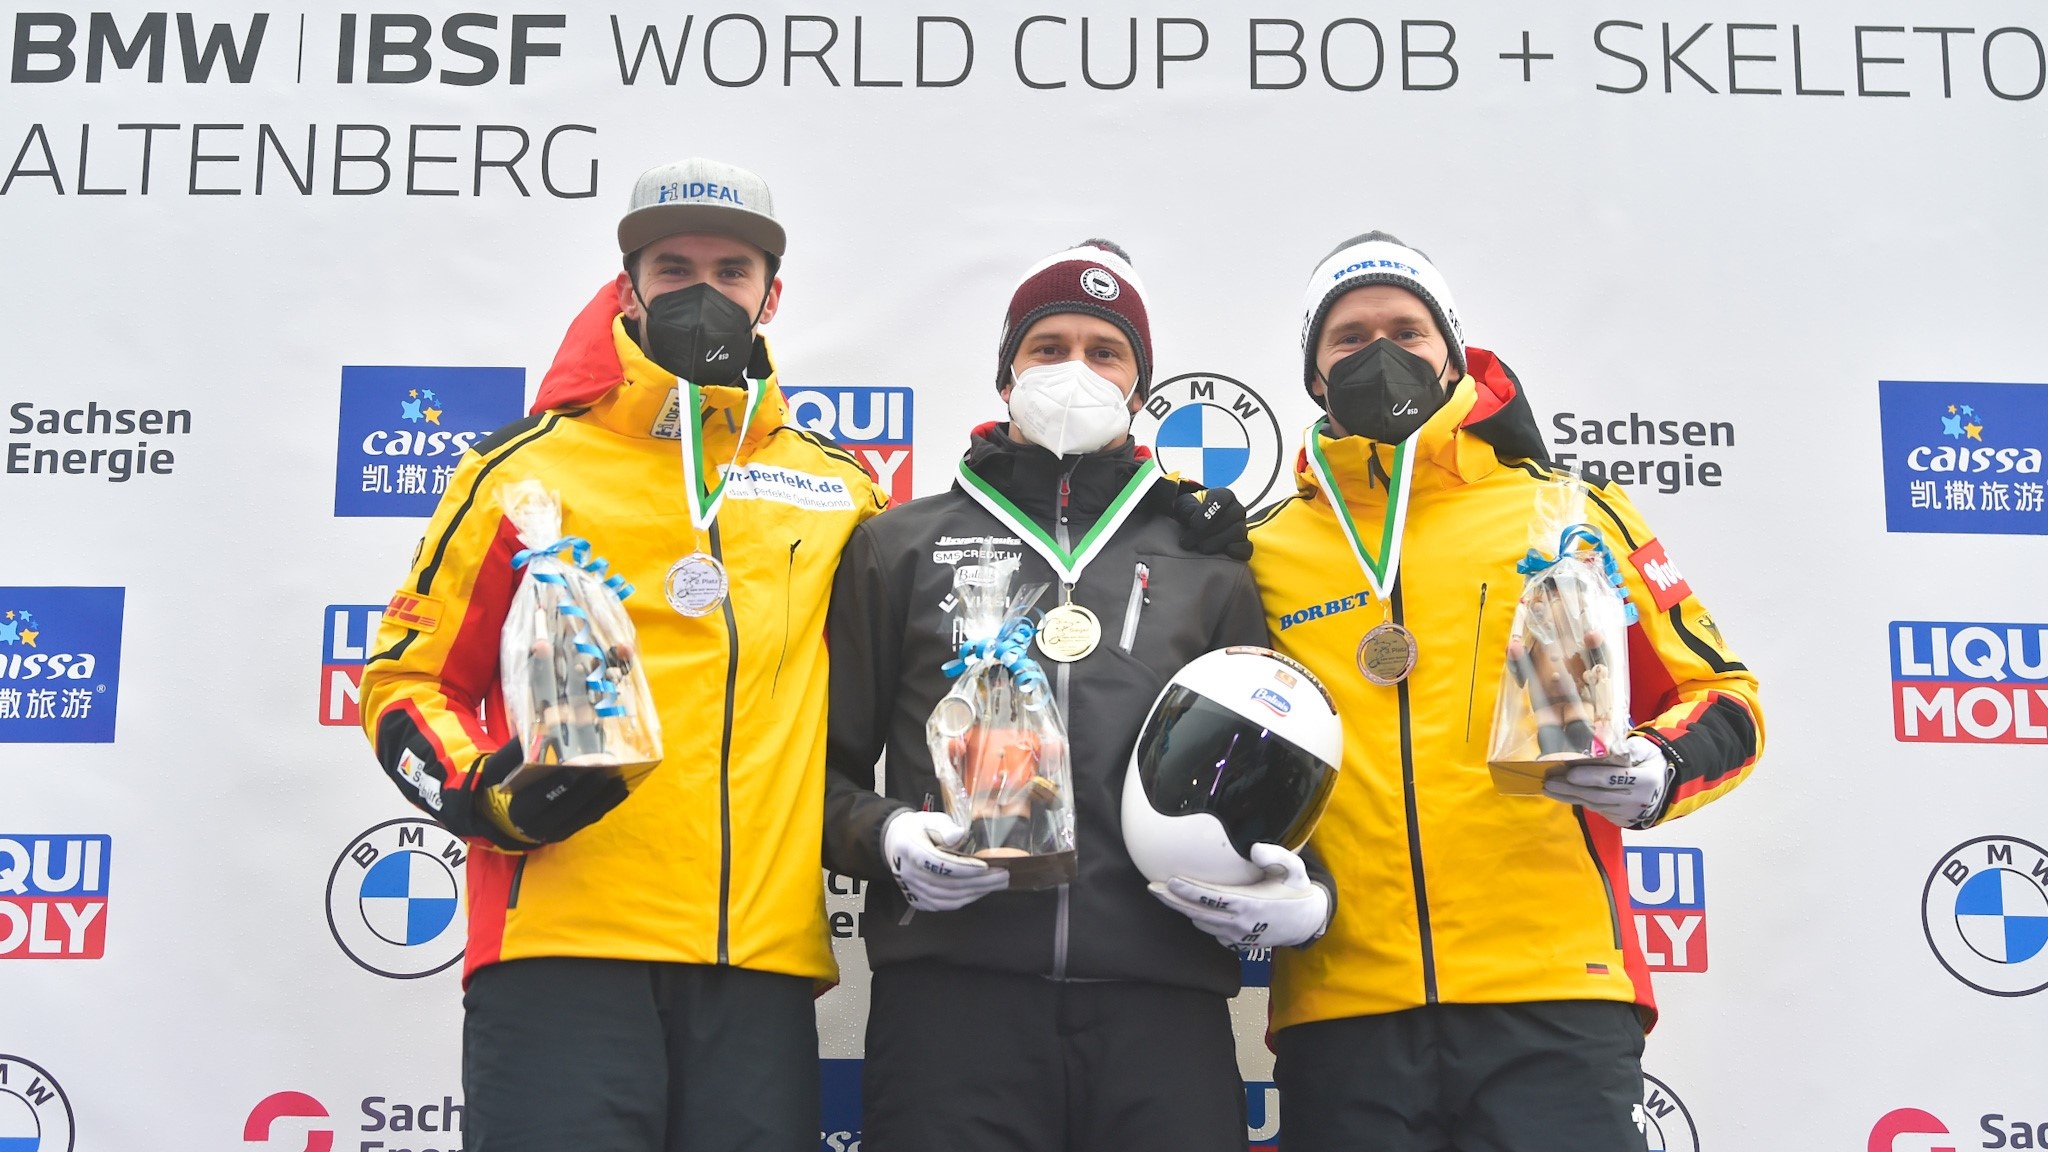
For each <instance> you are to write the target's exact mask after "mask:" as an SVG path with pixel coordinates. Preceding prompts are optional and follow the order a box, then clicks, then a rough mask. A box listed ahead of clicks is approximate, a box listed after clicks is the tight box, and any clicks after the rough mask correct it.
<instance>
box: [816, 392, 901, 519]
mask: <svg viewBox="0 0 2048 1152" xmlns="http://www.w3.org/2000/svg"><path fill="white" fill-rule="evenodd" d="M785 400H786V401H787V403H788V404H789V419H790V422H791V423H793V424H795V425H796V426H797V427H799V428H807V429H809V430H811V431H812V432H815V433H817V434H818V435H820V436H823V437H825V438H826V439H828V440H831V441H833V442H834V443H836V444H838V445H839V446H840V447H841V448H844V449H846V450H847V451H848V452H851V453H852V454H853V456H854V458H855V459H856V460H859V461H860V462H861V464H862V466H863V467H865V468H866V469H867V470H868V471H869V472H872V473H874V476H875V481H876V482H877V483H879V484H880V485H881V486H882V487H883V488H884V489H886V490H887V491H888V493H889V502H890V503H892V504H901V503H903V502H904V501H906V500H908V499H910V496H911V474H912V457H913V456H914V455H915V446H914V445H913V444H912V443H911V441H912V436H911V429H912V426H913V425H912V421H913V417H914V416H915V415H916V403H915V402H916V397H915V396H914V395H913V394H912V393H911V390H910V389H908V388H803V389H799V390H797V391H794V392H791V393H789V394H788V395H787V396H786V397H785Z"/></svg>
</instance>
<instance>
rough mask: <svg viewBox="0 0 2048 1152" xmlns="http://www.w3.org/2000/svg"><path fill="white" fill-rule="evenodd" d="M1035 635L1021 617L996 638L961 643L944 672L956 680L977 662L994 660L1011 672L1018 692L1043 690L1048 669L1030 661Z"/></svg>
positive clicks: (1010, 623)
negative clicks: (1033, 688) (955, 656)
mask: <svg viewBox="0 0 2048 1152" xmlns="http://www.w3.org/2000/svg"><path fill="white" fill-rule="evenodd" d="M1036 632H1037V629H1036V628H1034V627H1032V624H1031V621H1029V620H1027V619H1025V618H1024V617H1022V616H1019V617H1017V618H1016V619H1014V620H1012V621H1010V622H1009V623H1008V624H1006V625H1004V626H1003V629H1002V631H1000V632H997V633H996V634H995V635H993V636H989V637H986V638H984V639H981V640H968V641H966V642H964V643H962V644H961V645H960V655H959V657H958V658H957V659H953V660H948V661H946V665H945V667H944V668H943V669H941V671H943V672H945V674H946V675H947V676H950V677H955V678H957V677H959V676H960V675H961V674H963V673H965V672H966V671H967V669H968V667H969V666H971V665H972V664H973V663H974V662H975V661H977V660H984V659H988V660H994V661H995V662H996V663H998V664H1001V665H1002V666H1003V667H1005V668H1008V669H1009V670H1010V675H1011V676H1012V677H1014V678H1015V679H1016V681H1017V686H1018V687H1019V688H1031V687H1034V686H1035V687H1038V688H1041V689H1042V688H1044V687H1045V686H1046V683H1045V669H1043V668H1040V667H1039V666H1038V661H1036V660H1034V659H1032V658H1031V637H1032V636H1033V635H1034V634H1036Z"/></svg>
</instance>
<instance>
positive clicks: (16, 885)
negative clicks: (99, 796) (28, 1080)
mask: <svg viewBox="0 0 2048 1152" xmlns="http://www.w3.org/2000/svg"><path fill="white" fill-rule="evenodd" d="M113 845H114V841H113V838H112V837H110V836H39V835H26V834H15V835H0V960H98V959H99V958H100V957H102V956H104V955H106V954H107V873H108V871H109V870H110V869H111V867H112V864H113V857H114V846H113ZM6 1148H7V1142H6V1141H5V1140H0V1150H4V1149H6Z"/></svg>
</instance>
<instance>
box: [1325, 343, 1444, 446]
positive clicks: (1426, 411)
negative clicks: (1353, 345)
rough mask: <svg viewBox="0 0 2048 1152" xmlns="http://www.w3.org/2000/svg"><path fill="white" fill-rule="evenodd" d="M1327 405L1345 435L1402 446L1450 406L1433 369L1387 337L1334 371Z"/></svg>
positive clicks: (1331, 374) (1362, 350) (1366, 347)
mask: <svg viewBox="0 0 2048 1152" xmlns="http://www.w3.org/2000/svg"><path fill="white" fill-rule="evenodd" d="M1325 399H1326V400H1327V401H1328V403H1329V408H1330V415H1331V416H1333V417H1335V418H1336V421H1337V423H1338V424H1340V425H1342V426H1343V428H1344V431H1345V432H1346V433H1349V434H1350V435H1353V436H1363V437H1365V438H1366V439H1368V440H1377V441H1379V442H1380V443H1382V444H1399V443H1400V442H1401V441H1403V440H1406V439H1408V437H1409V436H1411V435H1413V434H1414V432H1415V430H1416V429H1417V428H1420V427H1422V425H1423V424H1424V422H1426V421H1427V420H1428V419H1429V418H1430V416H1432V415H1433V414H1435V412H1436V410H1437V409H1439V408H1441V407H1443V406H1444V388H1443V385H1442V384H1440V383H1438V382H1437V372H1436V369H1435V368H1432V367H1430V363H1429V361H1427V360H1424V359H1423V358H1422V357H1420V356H1417V355H1416V354H1415V353H1413V352H1410V351H1408V350H1407V349H1406V348H1403V347H1401V346H1400V345H1399V344H1396V343H1394V342H1393V341H1392V340H1388V339H1386V338H1385V337H1381V338H1380V339H1378V340H1375V341H1373V342H1372V343H1370V344H1367V345H1366V346H1365V347H1363V348H1361V349H1359V350H1358V351H1356V352H1353V353H1352V354H1351V355H1349V356H1346V357H1345V358H1343V359H1342V360H1339V361H1337V362H1336V363H1335V364H1333V365H1331V366H1330V374H1329V377H1328V390H1327V392H1326V393H1325Z"/></svg>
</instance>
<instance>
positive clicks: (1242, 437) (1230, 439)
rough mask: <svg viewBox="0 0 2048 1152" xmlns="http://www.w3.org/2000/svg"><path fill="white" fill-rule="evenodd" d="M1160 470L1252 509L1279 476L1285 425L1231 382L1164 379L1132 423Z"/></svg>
mask: <svg viewBox="0 0 2048 1152" xmlns="http://www.w3.org/2000/svg"><path fill="white" fill-rule="evenodd" d="M1131 434H1132V435H1133V436H1135V437H1136V438H1137V440H1138V442H1139V443H1140V444H1143V445H1145V446H1147V447H1148V448H1150V449H1151V450H1152V454H1153V455H1154V456H1155V457H1157V458H1158V460H1159V466H1160V467H1161V468H1164V469H1165V470H1167V471H1168V472H1172V473H1176V474H1178V475H1179V476H1180V477H1181V478H1182V479H1184V480H1191V481H1193V482H1195V483H1196V484H1199V485H1201V486H1202V487H1204V488H1228V489H1230V490H1231V491H1232V492H1235V493H1237V498H1238V499H1239V500H1242V501H1244V504H1245V506H1246V507H1248V508H1249V507H1255V506H1257V505H1258V504H1259V503H1260V502H1261V501H1263V500H1264V499H1265V498H1266V494H1267V493H1269V492H1271V491H1272V490H1273V483H1274V481H1276V480H1278V479H1279V478H1280V460H1281V456H1282V454H1283V453H1284V451H1285V448H1284V446H1283V444H1282V441H1281V437H1280V420H1279V418H1278V417H1276V416H1275V415H1274V414H1273V407H1272V405H1270V404H1267V403H1266V400H1265V398H1264V397H1262V396H1260V395H1259V394H1258V393H1257V392H1254V391H1252V390H1251V389H1250V388H1248V387H1246V386H1245V385H1243V384H1240V383H1238V382H1237V381H1235V380H1232V379H1231V378H1230V377H1228V376H1218V375H1216V374H1215V373H1212V372H1197V373H1191V374H1189V375H1185V376H1175V377H1174V378H1172V379H1171V380H1161V381H1160V382H1158V383H1157V384H1154V385H1153V386H1152V388H1151V390H1150V391H1149V392H1148V393H1147V394H1146V397H1145V406H1144V407H1143V408H1141V409H1139V410H1138V414H1137V416H1136V417H1135V418H1134V419H1133V420H1132V421H1131Z"/></svg>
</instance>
